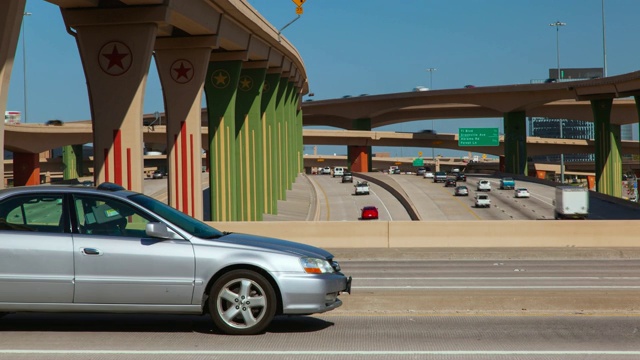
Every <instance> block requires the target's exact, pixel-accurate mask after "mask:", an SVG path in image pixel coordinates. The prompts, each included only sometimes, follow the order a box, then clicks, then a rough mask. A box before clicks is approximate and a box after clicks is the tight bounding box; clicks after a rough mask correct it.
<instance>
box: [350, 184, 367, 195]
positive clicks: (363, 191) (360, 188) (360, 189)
mask: <svg viewBox="0 0 640 360" xmlns="http://www.w3.org/2000/svg"><path fill="white" fill-rule="evenodd" d="M353 186H354V187H355V188H356V190H355V194H356V195H369V183H368V182H366V181H358V183H357V184H355V185H353Z"/></svg>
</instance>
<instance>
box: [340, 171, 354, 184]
mask: <svg viewBox="0 0 640 360" xmlns="http://www.w3.org/2000/svg"><path fill="white" fill-rule="evenodd" d="M342 182H343V183H352V182H353V174H351V173H350V172H346V173H344V174H342Z"/></svg>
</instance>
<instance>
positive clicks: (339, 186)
mask: <svg viewBox="0 0 640 360" xmlns="http://www.w3.org/2000/svg"><path fill="white" fill-rule="evenodd" d="M309 180H310V181H313V182H315V184H316V185H317V188H318V189H320V191H319V193H318V194H317V195H318V196H319V198H320V209H319V210H320V217H319V220H320V221H345V220H346V221H349V220H358V219H359V218H360V210H361V209H362V208H363V207H364V206H375V207H377V208H378V212H379V219H380V220H385V221H399V220H411V218H410V217H409V215H408V214H407V212H406V210H405V209H404V207H403V206H402V205H401V204H400V202H399V201H398V200H397V199H396V198H395V197H394V196H393V195H391V194H390V193H389V192H388V191H386V190H384V189H383V188H381V187H379V186H377V185H375V184H369V188H370V194H369V195H355V188H354V186H353V185H354V184H355V183H356V182H357V181H361V180H362V179H360V178H358V177H357V176H354V182H353V183H342V182H341V178H340V177H335V178H334V177H332V176H331V175H312V176H309Z"/></svg>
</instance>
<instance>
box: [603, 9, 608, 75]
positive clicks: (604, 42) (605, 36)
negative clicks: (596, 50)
mask: <svg viewBox="0 0 640 360" xmlns="http://www.w3.org/2000/svg"><path fill="white" fill-rule="evenodd" d="M605 29H606V27H605V22H604V0H602V58H603V61H602V66H603V68H602V75H603V76H602V77H607V35H606V34H607V33H606V30H605Z"/></svg>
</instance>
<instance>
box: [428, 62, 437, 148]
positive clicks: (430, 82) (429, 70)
mask: <svg viewBox="0 0 640 360" xmlns="http://www.w3.org/2000/svg"><path fill="white" fill-rule="evenodd" d="M436 70H438V69H436V68H427V71H428V72H429V90H433V72H434V71H436ZM431 134H432V135H433V120H431ZM431 159H435V152H434V150H433V146H432V147H431Z"/></svg>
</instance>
